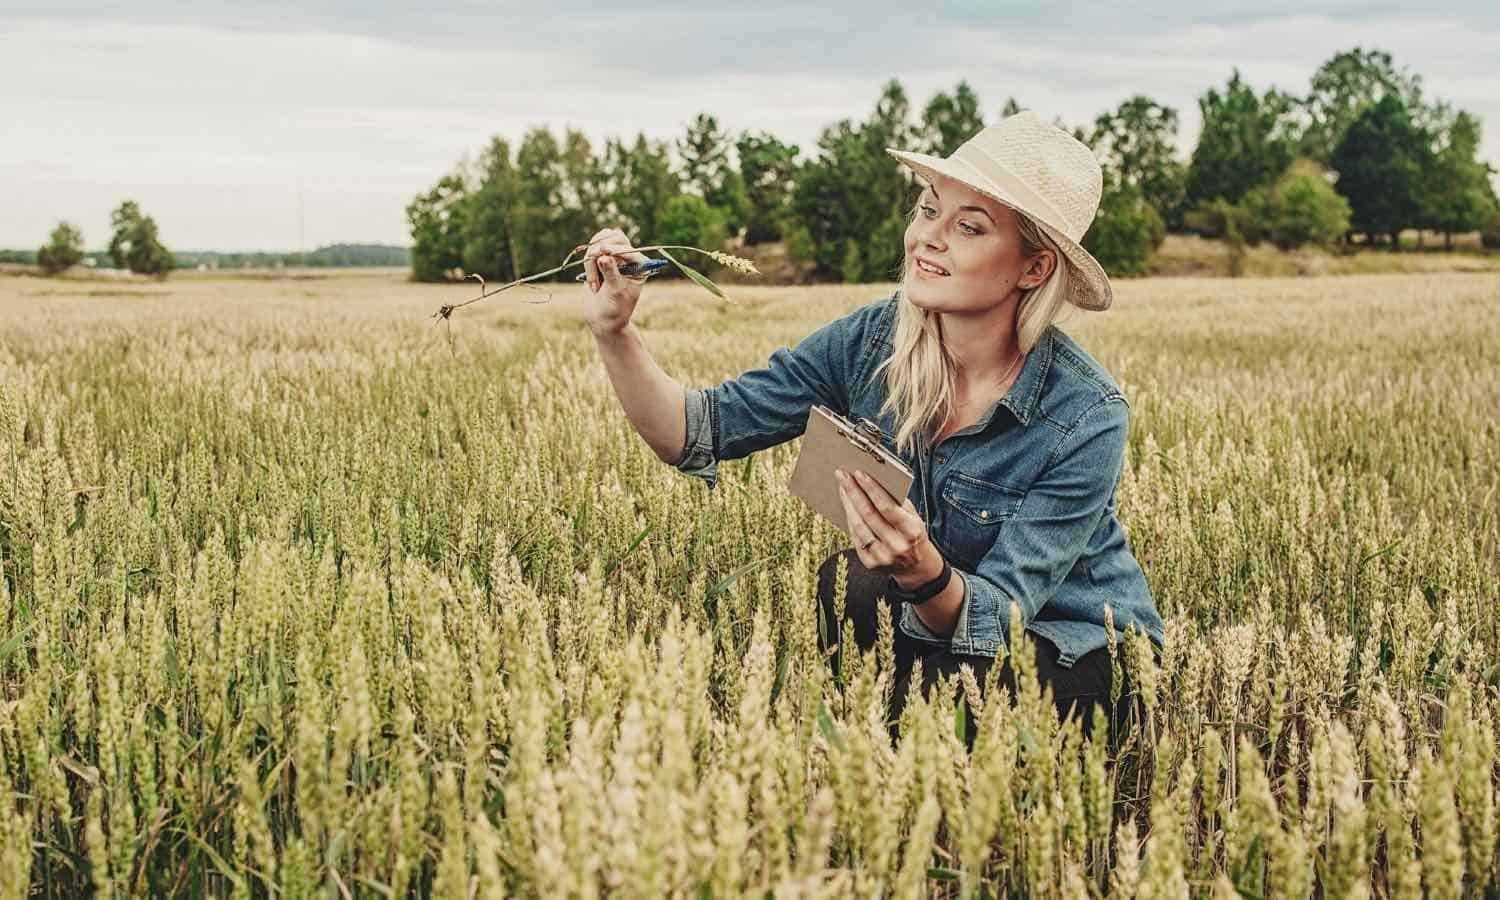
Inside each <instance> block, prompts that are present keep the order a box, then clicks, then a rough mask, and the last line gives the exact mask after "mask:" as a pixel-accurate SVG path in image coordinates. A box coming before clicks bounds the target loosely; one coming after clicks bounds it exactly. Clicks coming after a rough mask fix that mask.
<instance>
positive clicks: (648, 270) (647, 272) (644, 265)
mask: <svg viewBox="0 0 1500 900" xmlns="http://www.w3.org/2000/svg"><path fill="white" fill-rule="evenodd" d="M671 264H672V263H671V262H669V261H668V260H665V259H648V260H646V261H645V262H638V263H637V262H625V263H620V265H619V267H618V268H617V269H616V270H615V271H617V272H619V273H620V274H621V275H639V276H640V277H642V278H649V277H651V276H652V275H655V274H656V273H657V272H660V271H661V270H662V269H665V268H666V267H667V266H670V265H671ZM588 278H589V276H588V274H587V273H584V272H580V273H578V277H577V278H574V279H573V280H574V281H588Z"/></svg>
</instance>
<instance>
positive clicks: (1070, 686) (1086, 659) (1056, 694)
mask: <svg viewBox="0 0 1500 900" xmlns="http://www.w3.org/2000/svg"><path fill="white" fill-rule="evenodd" d="M840 555H843V556H844V557H845V558H847V559H848V560H849V574H848V579H847V587H848V591H847V596H846V599H845V608H844V615H845V618H846V620H847V624H846V623H840V622H838V621H836V618H835V610H836V607H835V605H834V596H833V587H834V577H835V575H836V574H837V571H836V569H835V567H836V566H837V564H838V558H839V556H840ZM954 577H957V576H956V575H955V576H954ZM885 585H886V576H885V575H883V574H877V573H875V572H871V571H870V570H869V569H867V568H865V566H864V563H862V562H860V560H859V555H858V554H857V553H855V552H854V549H853V548H852V547H851V548H849V549H847V550H843V551H840V553H835V554H833V555H832V556H830V557H828V558H827V559H826V560H824V561H823V565H822V566H821V567H819V569H818V603H819V606H820V608H821V611H820V615H821V616H822V619H823V627H822V629H820V633H819V646H820V647H821V649H822V650H823V652H824V653H825V654H827V652H828V648H829V646H830V645H834V646H837V649H836V650H835V651H834V653H833V654H832V655H829V656H828V663H829V665H830V666H831V667H832V668H833V669H834V671H835V672H837V671H839V666H840V663H841V657H842V655H843V651H844V646H843V645H844V641H845V640H848V639H852V641H853V643H854V644H855V645H856V646H858V647H859V648H860V650H869V649H870V648H872V647H874V646H875V640H876V619H875V610H876V604H877V603H885V604H888V605H889V606H890V610H891V622H892V624H893V625H895V628H894V629H893V631H894V632H895V657H896V682H895V690H894V691H893V692H892V694H891V707H890V710H889V715H888V721H889V723H890V728H891V737H892V739H893V740H894V739H895V738H896V737H897V728H898V726H897V724H896V723H897V722H898V721H899V720H900V718H901V710H902V708H903V707H904V706H905V704H906V694H907V690H908V689H909V687H910V684H911V673H912V662H913V660H915V659H916V658H917V657H918V656H920V657H921V658H922V694H923V696H926V695H927V694H928V692H930V691H931V690H932V687H933V685H935V684H936V683H937V680H938V677H939V676H940V675H948V676H950V677H952V676H955V675H957V674H958V668H959V666H960V665H962V664H968V665H969V666H970V667H971V668H972V669H973V670H974V677H975V678H976V679H978V681H979V683H980V685H981V688H982V686H983V685H984V680H985V675H986V674H987V672H988V670H989V668H990V666H992V665H994V664H995V658H994V657H992V656H971V655H969V654H964V653H952V652H950V651H948V650H945V649H943V648H941V647H938V646H936V645H934V644H932V643H930V642H927V641H919V640H917V639H916V638H913V637H911V636H909V635H908V634H906V632H904V631H902V630H901V627H900V625H899V624H897V623H899V621H900V618H901V604H900V603H899V602H897V601H894V600H890V599H888V598H887V597H886V596H885ZM824 635H826V636H827V637H826V640H825V638H824ZM1026 638H1027V639H1029V640H1030V641H1031V643H1032V646H1033V647H1034V648H1035V649H1036V671H1037V680H1038V681H1040V682H1041V683H1043V684H1047V685H1051V687H1052V697H1053V700H1054V701H1055V702H1056V703H1057V711H1058V716H1059V717H1060V718H1066V717H1067V716H1069V715H1079V716H1082V717H1083V719H1082V723H1081V724H1082V727H1083V732H1084V734H1086V735H1087V734H1089V732H1090V731H1091V727H1092V719H1093V712H1094V707H1095V706H1096V705H1102V706H1104V707H1105V712H1106V713H1108V714H1109V718H1110V722H1111V728H1110V731H1111V737H1118V734H1117V732H1119V731H1120V726H1121V725H1122V723H1123V717H1124V714H1125V713H1126V711H1127V710H1128V705H1127V703H1128V701H1127V698H1128V696H1129V694H1130V690H1129V688H1130V685H1129V682H1128V681H1126V682H1125V684H1124V685H1123V687H1124V690H1122V691H1121V694H1120V703H1119V708H1117V709H1111V708H1110V707H1109V687H1110V680H1111V678H1112V675H1113V670H1112V669H1111V661H1110V658H1109V651H1108V650H1107V649H1106V648H1102V647H1101V648H1100V649H1098V650H1094V651H1091V652H1089V653H1085V654H1084V655H1083V656H1081V657H1079V658H1078V660H1077V661H1075V662H1074V663H1073V665H1072V666H1068V667H1064V666H1060V665H1058V663H1057V655H1058V654H1057V647H1056V646H1054V645H1053V643H1052V642H1051V641H1049V640H1046V639H1045V638H1039V637H1037V636H1036V635H1034V634H1032V633H1031V632H1029V631H1028V632H1026ZM996 681H997V682H998V683H1000V684H1004V685H1005V686H1006V687H1007V688H1008V689H1009V690H1010V691H1011V692H1012V694H1014V692H1015V689H1016V682H1015V676H1014V675H1013V674H1012V672H1011V668H1010V657H1009V655H1007V656H1006V658H1005V660H1004V661H1003V662H1001V663H1000V671H999V672H997V673H996ZM964 707H965V710H966V712H967V714H968V716H969V720H970V721H971V722H972V721H974V711H973V710H972V709H969V708H968V701H967V700H966V701H964ZM965 734H966V738H967V742H968V744H969V748H970V749H971V750H972V749H973V746H974V729H973V728H972V727H971V728H969V729H967V730H966V732H965Z"/></svg>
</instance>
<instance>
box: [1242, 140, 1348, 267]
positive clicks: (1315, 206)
mask: <svg viewBox="0 0 1500 900" xmlns="http://www.w3.org/2000/svg"><path fill="white" fill-rule="evenodd" d="M1245 200H1246V202H1245V206H1246V208H1247V210H1248V211H1249V212H1250V218H1251V219H1252V220H1253V221H1255V222H1257V223H1258V224H1257V228H1258V229H1259V230H1260V231H1262V232H1264V234H1265V235H1266V236H1267V237H1269V238H1270V239H1271V242H1272V243H1274V244H1275V245H1276V246H1277V247H1279V248H1280V249H1282V250H1293V249H1296V248H1297V247H1301V246H1302V245H1304V244H1317V245H1319V246H1324V247H1326V246H1328V245H1330V244H1333V243H1335V242H1337V241H1339V240H1340V239H1342V238H1343V237H1344V235H1345V234H1346V233H1348V231H1349V216H1350V209H1349V202H1348V201H1347V200H1345V199H1344V198H1343V197H1341V196H1340V195H1339V192H1338V191H1336V190H1334V188H1333V184H1332V183H1331V182H1329V180H1328V173H1327V172H1326V171H1325V170H1324V169H1323V167H1322V166H1320V165H1319V164H1318V163H1317V162H1315V161H1313V160H1310V159H1299V160H1297V161H1295V162H1293V163H1292V164H1291V166H1289V167H1288V168H1287V170H1286V171H1285V172H1284V173H1282V175H1281V177H1280V178H1278V179H1276V183H1275V184H1273V185H1272V186H1271V187H1270V189H1269V190H1260V189H1256V190H1254V191H1251V192H1250V194H1248V195H1246V198H1245Z"/></svg>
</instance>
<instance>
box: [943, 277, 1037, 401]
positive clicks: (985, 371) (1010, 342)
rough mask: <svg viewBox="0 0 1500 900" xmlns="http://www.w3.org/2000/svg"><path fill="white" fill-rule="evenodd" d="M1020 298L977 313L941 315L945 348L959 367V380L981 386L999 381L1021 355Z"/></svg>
mask: <svg viewBox="0 0 1500 900" xmlns="http://www.w3.org/2000/svg"><path fill="white" fill-rule="evenodd" d="M1018 300H1019V296H1013V297H1012V298H1011V299H1009V300H1007V301H1006V302H1004V303H1001V304H1000V305H998V306H993V307H991V308H989V309H986V310H982V311H980V312H974V313H954V312H945V313H939V314H938V315H939V319H940V322H941V325H942V333H943V346H945V347H947V348H948V352H950V353H952V354H953V357H954V359H956V360H958V364H959V374H958V377H959V379H960V380H961V381H962V382H964V383H966V384H982V383H984V382H985V381H986V380H989V381H994V380H996V379H998V378H999V377H1000V376H1001V374H1002V373H1003V372H1005V371H1006V369H1009V368H1010V367H1011V364H1012V363H1014V362H1015V359H1016V355H1017V354H1018V353H1019V352H1020V349H1021V348H1020V343H1019V340H1018V336H1017V334H1016V303H1017V301H1018Z"/></svg>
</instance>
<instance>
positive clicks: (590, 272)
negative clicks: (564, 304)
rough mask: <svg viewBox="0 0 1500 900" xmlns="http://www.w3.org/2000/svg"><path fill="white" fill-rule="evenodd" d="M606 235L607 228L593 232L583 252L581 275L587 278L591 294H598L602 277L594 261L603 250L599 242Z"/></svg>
mask: <svg viewBox="0 0 1500 900" xmlns="http://www.w3.org/2000/svg"><path fill="white" fill-rule="evenodd" d="M608 233H609V229H608V228H604V229H600V230H599V231H597V232H595V233H594V236H593V237H591V238H589V248H588V249H587V250H585V251H584V252H583V273H584V275H586V276H587V277H588V284H589V291H590V292H591V293H598V292H599V285H600V283H601V281H602V276H601V275H600V274H599V264H598V263H597V262H596V260H597V259H598V257H599V254H600V253H601V252H603V249H604V248H603V247H602V246H601V244H600V243H599V241H600V239H601V238H603V237H604V236H605V235H607V234H608Z"/></svg>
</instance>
